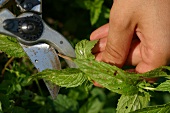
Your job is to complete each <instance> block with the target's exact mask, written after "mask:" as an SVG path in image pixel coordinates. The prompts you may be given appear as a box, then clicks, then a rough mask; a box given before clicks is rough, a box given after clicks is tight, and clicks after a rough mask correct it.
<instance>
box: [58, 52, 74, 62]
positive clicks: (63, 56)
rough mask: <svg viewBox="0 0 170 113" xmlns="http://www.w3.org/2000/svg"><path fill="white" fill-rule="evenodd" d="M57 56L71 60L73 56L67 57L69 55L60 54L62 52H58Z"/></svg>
mask: <svg viewBox="0 0 170 113" xmlns="http://www.w3.org/2000/svg"><path fill="white" fill-rule="evenodd" d="M58 56H60V57H61V58H64V59H66V60H69V61H73V58H71V57H69V56H65V55H62V54H60V53H58Z"/></svg>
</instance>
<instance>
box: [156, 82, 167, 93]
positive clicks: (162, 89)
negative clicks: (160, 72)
mask: <svg viewBox="0 0 170 113" xmlns="http://www.w3.org/2000/svg"><path fill="white" fill-rule="evenodd" d="M156 90H157V91H169V92H170V80H166V81H165V82H163V83H161V84H160V85H159V86H158V87H156Z"/></svg>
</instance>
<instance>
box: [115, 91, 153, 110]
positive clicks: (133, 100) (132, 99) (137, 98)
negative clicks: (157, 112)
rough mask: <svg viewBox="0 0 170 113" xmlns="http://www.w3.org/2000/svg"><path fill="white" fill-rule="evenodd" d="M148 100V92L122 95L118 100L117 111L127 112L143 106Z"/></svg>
mask: <svg viewBox="0 0 170 113" xmlns="http://www.w3.org/2000/svg"><path fill="white" fill-rule="evenodd" d="M149 100H150V95H149V94H141V93H140V94H135V95H122V96H121V97H120V99H119V102H118V107H117V113H129V112H130V111H135V110H137V109H141V108H144V107H146V106H147V105H148V102H149Z"/></svg>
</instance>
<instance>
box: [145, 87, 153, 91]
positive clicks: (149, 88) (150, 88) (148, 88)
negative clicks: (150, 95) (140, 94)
mask: <svg viewBox="0 0 170 113" xmlns="http://www.w3.org/2000/svg"><path fill="white" fill-rule="evenodd" d="M142 88H143V89H146V90H151V91H155V90H156V88H152V87H142Z"/></svg>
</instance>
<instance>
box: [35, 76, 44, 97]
mask: <svg viewBox="0 0 170 113" xmlns="http://www.w3.org/2000/svg"><path fill="white" fill-rule="evenodd" d="M35 82H36V84H37V87H38V90H39V92H40V94H41V96H43V92H42V90H41V87H40V84H39V82H38V80H37V79H35Z"/></svg>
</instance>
